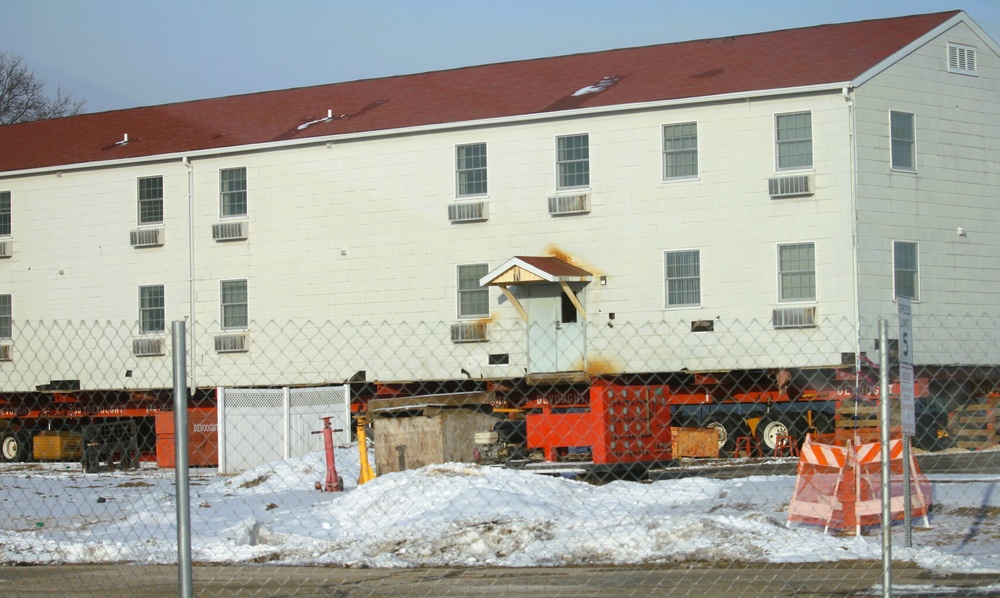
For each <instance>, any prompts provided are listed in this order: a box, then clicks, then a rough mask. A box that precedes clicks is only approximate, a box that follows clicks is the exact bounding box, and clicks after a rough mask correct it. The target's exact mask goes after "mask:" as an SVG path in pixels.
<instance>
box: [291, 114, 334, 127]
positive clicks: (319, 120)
mask: <svg viewBox="0 0 1000 598" xmlns="http://www.w3.org/2000/svg"><path fill="white" fill-rule="evenodd" d="M331 120H333V110H327V111H326V117H324V118H316V119H313V120H307V121H306V122H304V123H302V124H301V125H299V126H298V127H296V128H297V129H298V130H299V131H304V130H305V129H308V128H309V127H311V126H313V125H318V124H319V123H326V122H330V121H331Z"/></svg>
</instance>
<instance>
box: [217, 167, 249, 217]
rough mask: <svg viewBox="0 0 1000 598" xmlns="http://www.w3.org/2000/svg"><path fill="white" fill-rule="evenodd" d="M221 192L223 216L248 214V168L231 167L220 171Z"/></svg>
mask: <svg viewBox="0 0 1000 598" xmlns="http://www.w3.org/2000/svg"><path fill="white" fill-rule="evenodd" d="M219 192H220V196H221V201H222V205H221V214H222V217H223V218H225V217H227V216H246V215H247V169H246V168H229V169H226V170H222V171H219Z"/></svg>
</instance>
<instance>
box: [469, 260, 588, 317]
mask: <svg viewBox="0 0 1000 598" xmlns="http://www.w3.org/2000/svg"><path fill="white" fill-rule="evenodd" d="M592 279H593V275H592V274H591V273H590V272H587V271H586V270H584V269H583V268H580V267H577V266H574V265H573V264H570V263H569V262H566V261H563V260H561V259H559V258H557V257H544V256H523V255H522V256H515V257H512V258H510V259H509V260H507V261H506V262H504V263H502V264H500V265H499V266H498V267H496V268H494V269H493V271H492V272H490V273H489V274H487V275H486V276H484V277H482V278H480V279H479V285H480V286H484V287H487V286H494V287H500V290H501V291H503V294H504V296H505V297H507V300H508V301H510V303H511V305H513V306H514V309H516V310H517V313H518V314H520V315H521V319H523V320H524V321H525V322H527V321H528V312H527V311H525V309H524V306H523V305H521V302H520V301H518V300H517V297H515V296H514V294H513V293H511V292H510V289H508V288H507V287H508V286H518V285H524V284H545V283H548V284H558V285H559V286H560V287H562V291H563V293H564V294H565V295H566V297H567V298H568V299H569V300H570V302H572V303H573V306H574V307H575V308H576V310H577V311H578V312H579V313H580V315H581V316H582V317H583V318H584V319H586V318H587V312H586V310H584V309H583V305H581V304H580V300H579V299H577V297H576V294H575V293H573V290H572V289H570V286H569V283H571V282H590V281H591V280H592Z"/></svg>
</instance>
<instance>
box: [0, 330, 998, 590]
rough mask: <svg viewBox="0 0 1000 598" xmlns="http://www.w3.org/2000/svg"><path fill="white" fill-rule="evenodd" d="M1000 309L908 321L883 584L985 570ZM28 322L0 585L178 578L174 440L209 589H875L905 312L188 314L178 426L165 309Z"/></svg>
mask: <svg viewBox="0 0 1000 598" xmlns="http://www.w3.org/2000/svg"><path fill="white" fill-rule="evenodd" d="M996 322H997V318H996V317H995V316H992V315H988V314H983V315H961V316H959V315H954V316H947V317H920V316H919V315H917V316H915V317H914V319H913V331H914V337H915V347H914V370H915V372H914V373H915V376H914V377H915V380H916V381H915V385H914V390H915V393H914V394H915V397H916V398H915V408H916V423H917V435H916V436H915V437H914V438H913V444H914V448H913V454H914V458H913V461H912V463H911V465H912V467H913V469H914V471H912V472H911V474H912V475H913V483H912V486H911V489H913V490H914V491H915V496H916V499H915V500H916V503H915V504H913V505H911V507H912V509H913V513H914V517H913V520H912V522H911V528H912V546H906V545H905V544H906V542H905V536H906V535H907V534H906V532H907V530H906V529H905V528H906V524H905V522H904V515H905V513H904V510H903V508H902V506H901V505H900V503H899V500H898V497H899V496H900V489H901V488H902V487H903V486H904V485H905V481H903V480H902V478H901V475H902V472H901V469H900V467H901V464H902V459H903V457H902V456H901V454H899V452H898V451H896V448H897V447H898V446H900V445H899V443H898V442H895V441H894V442H893V443H891V444H892V447H893V449H892V450H893V451H896V452H894V453H893V456H892V474H891V478H890V479H891V482H890V484H891V485H890V487H891V488H892V490H891V492H892V494H893V497H894V500H895V502H893V503H892V511H891V516H892V518H893V523H892V526H891V536H892V538H893V548H892V558H893V579H894V585H895V587H896V595H934V594H935V593H941V592H951V593H954V594H956V595H976V596H991V595H998V596H1000V533H998V528H997V527H996V523H995V519H996V516H997V514H998V513H1000V497H998V496H997V493H996V484H997V483H998V482H1000V456H998V452H997V449H996V444H997V437H996V427H995V423H996V415H995V409H996V404H997V402H998V400H1000V388H998V385H1000V342H998V341H997V339H998V338H1000V336H998V334H997V332H998V330H997V328H998V327H997V324H996ZM15 324H16V325H15V329H14V334H13V335H12V337H13V339H12V341H10V342H7V343H6V345H5V346H4V348H3V350H2V351H0V357H2V360H0V461H2V463H0V487H2V498H0V513H2V514H3V517H2V519H0V591H3V592H4V594H5V595H11V596H19V595H26V596H30V595H39V594H46V595H48V594H58V595H67V596H73V595H79V596H90V595H93V596H108V595H121V596H135V595H141V594H147V595H178V591H179V590H178V582H177V576H178V533H177V507H178V505H177V503H176V499H177V496H178V492H177V484H176V482H177V481H178V480H177V478H176V477H175V470H174V468H175V465H176V456H177V455H176V453H175V450H176V447H177V445H178V443H179V442H180V443H181V444H182V445H184V444H186V445H187V447H188V452H187V461H188V463H189V464H190V465H191V468H190V470H189V472H188V479H189V480H190V492H189V496H190V504H188V505H186V508H187V509H189V512H190V521H191V527H190V530H189V533H190V540H191V550H192V560H193V562H194V565H195V566H194V575H193V587H194V590H195V594H197V595H199V596H215V595H218V596H234V595H261V596H278V595H280V596H285V595H289V596H290V595H314V594H315V595H337V596H392V595H397V596H431V595H434V596H442V595H444V596H479V595H483V594H486V593H493V594H496V595H502V596H538V595H541V594H544V595H550V596H592V595H593V596H596V595H600V596H608V595H623V596H653V595H663V596H688V595H691V596H705V595H711V596H714V595H719V596H723V595H726V596H753V595H757V596H790V595H810V596H867V595H880V594H882V593H883V592H884V590H885V588H884V587H883V586H882V583H883V576H882V562H881V561H882V558H883V544H882V529H881V525H880V524H881V517H880V516H879V515H880V513H881V512H880V511H879V508H880V506H881V495H882V492H881V490H882V487H883V483H882V481H881V479H880V477H879V476H880V471H881V470H880V467H879V466H878V462H877V460H874V459H875V458H874V457H873V455H876V454H878V451H879V449H880V448H881V446H880V445H879V444H878V426H879V424H880V417H881V415H880V395H881V392H880V388H879V380H880V376H881V374H882V372H881V369H882V368H880V366H879V364H880V360H881V358H882V353H881V352H882V351H883V350H884V351H886V358H887V361H888V363H889V372H888V378H889V389H890V397H889V400H890V407H891V409H890V411H891V415H890V426H891V427H894V428H897V427H898V424H899V420H898V417H899V401H898V395H899V384H898V381H897V380H896V376H897V367H898V359H897V357H898V356H897V354H896V353H897V351H898V346H897V343H896V342H895V340H894V337H895V323H894V322H893V323H892V324H891V325H890V328H889V329H890V337H891V338H890V339H888V342H886V343H885V346H882V345H883V343H881V342H880V339H879V334H878V322H877V320H872V321H867V320H865V321H862V323H861V325H860V326H855V324H854V323H853V322H852V321H849V320H843V321H832V320H823V321H820V322H818V325H817V326H811V325H809V326H806V325H804V324H802V323H792V324H793V325H792V326H788V327H785V328H782V327H780V326H779V324H781V323H779V322H775V321H772V320H767V321H746V322H739V321H737V322H724V321H721V320H718V319H716V320H707V321H696V322H691V321H666V320H663V321H656V322H644V323H640V322H630V321H628V320H627V319H626V318H619V319H617V320H614V321H611V320H609V321H607V322H604V323H603V324H601V325H597V324H588V325H586V326H580V327H578V328H577V329H571V328H570V327H567V329H565V330H560V331H558V332H553V331H551V330H548V331H546V330H532V329H531V328H529V327H528V326H527V325H526V324H524V323H523V322H519V321H506V320H503V321H495V322H493V321H491V322H486V321H483V322H464V323H454V322H436V323H420V324H412V323H404V322H379V323H368V322H365V323H357V324H350V323H347V324H344V323H336V324H335V323H332V322H314V321H307V320H303V321H289V322H251V325H250V326H249V328H248V329H247V330H240V331H231V330H225V331H224V330H222V329H221V327H220V326H218V324H217V323H215V324H209V325H205V326H199V327H197V328H196V329H195V330H189V331H188V332H187V340H188V345H187V348H186V359H187V360H186V363H187V369H188V371H187V374H188V380H189V384H190V389H189V391H188V393H187V394H188V397H187V399H188V400H187V403H188V409H187V412H186V413H187V422H186V425H187V430H186V431H179V430H177V429H175V426H174V424H175V421H176V419H175V414H174V412H173V404H174V396H173V392H172V388H173V374H174V372H173V368H172V363H173V358H174V355H173V349H172V343H171V341H172V339H171V338H170V335H169V334H165V335H143V334H137V333H136V332H135V331H136V329H137V327H136V326H135V325H134V323H111V322H27V323H15ZM800 326H801V327H800ZM776 328H779V329H776ZM574 335H577V336H574ZM574 352H577V353H574ZM567 356H569V357H570V359H569V360H568V361H567V359H566V358H567ZM574 360H575V361H574ZM567 364H568V365H567ZM897 429H898V428H897ZM893 438H897V436H893ZM183 507H185V505H182V508H183ZM66 565H73V567H67V566H66Z"/></svg>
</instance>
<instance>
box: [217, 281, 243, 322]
mask: <svg viewBox="0 0 1000 598" xmlns="http://www.w3.org/2000/svg"><path fill="white" fill-rule="evenodd" d="M221 297H222V301H221V303H222V328H223V329H225V330H231V329H244V328H246V327H247V325H248V324H249V322H250V319H249V313H250V312H249V304H248V301H247V281H246V280H223V281H222V287H221Z"/></svg>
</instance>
